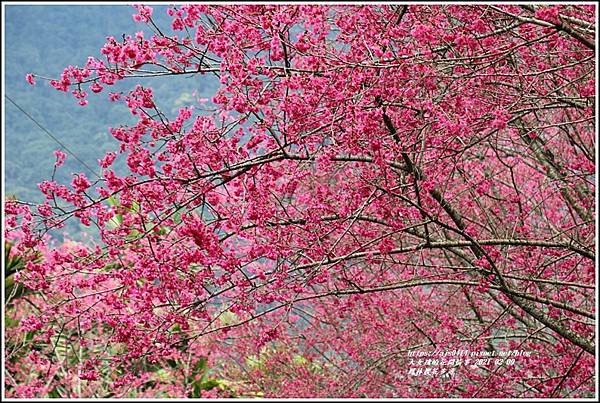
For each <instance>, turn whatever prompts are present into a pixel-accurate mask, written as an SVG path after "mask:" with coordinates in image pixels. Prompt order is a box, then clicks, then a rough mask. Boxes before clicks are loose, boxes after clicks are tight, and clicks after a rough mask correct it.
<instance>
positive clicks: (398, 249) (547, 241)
mask: <svg viewBox="0 0 600 403" xmlns="http://www.w3.org/2000/svg"><path fill="white" fill-rule="evenodd" d="M136 9H137V10H136V14H135V15H134V19H135V20H136V21H138V22H139V23H141V24H147V26H148V27H149V28H150V29H151V30H152V31H153V32H154V34H153V35H151V36H149V35H148V34H144V33H143V32H138V33H137V34H133V35H131V36H126V35H124V36H123V37H122V38H116V37H109V38H108V39H107V41H106V44H105V45H104V46H103V47H102V49H101V50H100V53H99V54H98V55H96V56H94V57H90V58H89V59H88V61H87V63H85V65H84V66H83V67H76V66H69V67H68V68H66V69H65V70H64V72H63V73H62V74H61V75H60V77H59V78H57V79H56V80H52V81H50V84H51V85H52V86H54V87H55V88H56V89H57V90H60V91H68V92H71V93H72V94H73V95H74V97H75V98H76V102H79V103H80V104H81V105H85V104H86V103H87V102H88V101H87V99H88V97H90V96H94V95H93V94H92V93H99V95H95V96H102V95H103V94H104V95H106V94H108V97H109V99H110V101H115V102H123V103H124V105H125V106H126V107H127V108H129V110H130V111H131V114H132V115H133V116H134V117H135V119H136V123H135V124H133V125H129V126H120V127H113V128H111V129H110V133H111V134H112V135H113V136H114V138H115V139H116V140H118V141H119V144H120V148H119V149H117V150H114V151H111V152H109V153H107V154H106V155H104V156H99V167H100V170H101V178H94V177H90V175H89V173H88V174H85V173H78V174H75V175H73V180H72V182H71V183H70V184H61V183H56V182H54V181H52V180H48V181H45V182H43V183H41V184H40V185H39V187H40V190H41V191H42V192H43V193H44V194H45V196H46V198H47V201H46V202H45V203H44V204H41V205H39V206H37V207H35V208H31V207H30V206H27V205H23V204H20V203H19V202H18V201H15V200H12V201H11V200H8V201H6V203H5V213H6V221H5V224H6V226H5V228H6V231H5V236H6V238H7V240H9V241H10V245H11V246H12V248H11V250H10V256H11V257H12V259H13V260H14V259H20V260H19V262H20V263H21V266H22V267H21V268H20V269H19V270H16V274H15V277H16V278H15V281H16V284H19V287H21V288H20V289H19V288H18V287H16V286H15V287H13V288H12V289H11V290H12V294H13V295H12V296H10V295H9V296H8V297H9V298H10V299H9V305H8V307H7V309H8V311H7V312H9V315H8V317H7V318H8V319H10V320H11V321H12V322H11V323H14V324H13V325H12V327H10V328H9V330H7V340H8V341H11V342H12V343H14V345H13V348H11V349H8V350H7V358H8V362H7V371H8V372H7V373H8V374H9V376H7V381H6V382H7V387H8V393H9V394H10V396H20V397H26V396H36V397H41V396H63V397H68V396H71V397H76V396H82V397H85V396H98V397H107V396H114V397H123V396H130V394H131V393H133V392H134V391H135V393H136V396H152V397H157V396H194V397H198V396H217V395H219V396H231V395H234V396H253V395H256V394H259V395H264V396H279V397H319V396H320V397H486V396H487V397H494V396H495V397H559V396H560V397H577V396H591V395H592V394H593V391H594V366H595V357H594V352H595V344H594V337H595V334H594V328H595V308H594V306H595V301H594V296H593V295H594V284H595V264H594V263H595V242H596V240H595V224H594V220H595V214H596V212H595V205H594V194H595V190H596V189H595V185H594V174H595V160H594V158H595V149H594V147H595V139H594V130H595V122H594V118H595V116H594V108H595V98H594V96H595V81H594V74H595V73H594V69H595V43H594V32H595V26H594V21H595V12H596V11H595V7H594V6H592V5H542V6H536V5H526V6H519V5H499V6H494V5H427V4H421V5H360V6H359V5H356V6H347V5H339V6H325V5H289V6H286V5H244V6H234V5H211V6H209V5H183V6H173V7H170V8H169V10H168V13H169V15H170V16H171V17H172V29H173V30H174V32H176V35H171V34H170V33H169V34H167V33H165V32H166V30H165V29H164V27H159V26H157V25H155V23H154V20H153V19H152V16H153V12H156V11H155V10H153V9H152V8H150V7H147V6H136ZM165 75H169V76H175V75H180V76H182V79H183V78H184V77H187V78H188V79H190V85H191V86H194V87H198V86H202V85H203V80H205V79H207V76H214V77H217V78H218V80H219V82H220V88H219V90H218V91H217V92H216V93H215V94H214V97H213V98H212V100H211V101H212V102H206V103H203V102H201V100H199V102H198V103H197V105H196V106H194V107H184V108H181V109H180V110H179V112H178V114H177V115H176V116H169V115H168V114H167V113H165V112H163V110H165V108H167V107H169V108H170V105H164V104H161V100H160V99H155V97H154V95H153V91H152V88H150V87H148V86H142V85H140V84H138V83H136V78H140V77H159V76H165ZM34 79H35V80H38V81H39V80H40V78H39V77H37V76H35V74H34V75H28V76H27V80H28V81H29V82H30V83H32V84H33V83H34V82H35V81H34ZM157 79H159V78H157ZM120 80H125V81H127V80H129V81H130V82H131V83H132V86H131V88H132V89H131V91H129V92H128V93H123V94H121V93H116V92H111V91H110V89H111V86H112V85H113V84H115V83H116V82H117V81H120ZM64 158H65V155H64V154H62V153H57V162H56V166H57V169H60V165H61V164H62V161H64ZM67 158H68V157H67ZM117 158H124V159H126V162H127V166H128V167H129V170H130V172H129V173H128V174H127V175H125V176H120V175H118V174H117V173H116V172H115V170H114V169H113V164H114V161H115V160H116V159H117ZM99 172H100V171H99ZM70 217H75V218H76V219H79V220H80V221H81V223H83V224H85V225H89V226H93V227H97V228H98V229H99V232H100V240H99V241H98V242H97V243H96V244H93V245H87V244H82V243H76V242H65V243H64V244H62V245H60V246H52V245H51V244H50V243H49V240H48V238H47V237H44V236H42V234H43V233H44V232H45V231H47V230H48V229H50V228H56V227H60V226H61V225H62V223H63V222H64V220H66V219H67V218H70ZM19 290H20V291H19ZM459 349H465V350H469V351H475V352H479V351H481V352H488V353H490V354H491V353H494V354H499V353H500V352H505V351H513V350H514V351H526V352H528V353H529V354H528V356H527V357H525V356H523V357H515V362H514V364H512V365H495V364H494V363H493V362H492V363H487V364H480V365H478V366H476V367H471V366H468V365H459V366H457V367H456V368H455V370H456V372H455V373H454V374H453V375H452V376H448V377H440V376H433V375H431V376H424V375H422V376H415V375H414V374H411V373H409V368H410V367H411V365H413V364H414V362H413V359H412V358H411V357H410V356H409V352H414V351H423V352H429V353H431V352H433V351H452V350H459ZM415 361H416V359H415ZM206 368H210V376H212V377H214V378H211V379H212V381H213V382H212V383H210V382H208V381H207V376H208V374H209V372H208V369H206ZM202 374H204V375H202ZM201 375H202V376H201ZM202 382H204V383H202ZM207 385H208V386H207Z"/></svg>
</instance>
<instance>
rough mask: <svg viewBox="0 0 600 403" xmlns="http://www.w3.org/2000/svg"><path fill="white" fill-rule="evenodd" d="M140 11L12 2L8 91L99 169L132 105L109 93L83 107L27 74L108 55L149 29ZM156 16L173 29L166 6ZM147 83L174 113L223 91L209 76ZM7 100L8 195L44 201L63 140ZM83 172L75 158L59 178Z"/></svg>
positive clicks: (51, 72)
mask: <svg viewBox="0 0 600 403" xmlns="http://www.w3.org/2000/svg"><path fill="white" fill-rule="evenodd" d="M133 13H134V9H133V8H132V7H129V6H119V5H106V6H83V5H81V6H71V5H44V6H39V5H27V6H25V5H24V6H21V5H9V6H6V16H5V21H6V25H5V35H6V39H5V45H6V48H5V58H6V59H5V60H6V70H5V73H4V74H5V78H6V88H5V92H6V95H8V96H9V97H11V98H12V99H14V100H15V101H16V102H17V103H18V104H19V105H20V106H21V107H22V108H23V109H24V110H26V111H27V112H28V113H29V114H31V115H32V116H33V117H34V118H35V119H36V120H37V121H38V122H39V123H40V124H41V125H42V126H44V127H45V128H47V129H48V130H49V131H50V132H51V133H52V134H54V135H55V136H56V137H57V138H59V139H60V141H61V142H63V143H64V144H65V145H67V147H68V148H69V149H71V150H72V151H73V152H74V153H75V154H76V155H77V156H78V157H79V158H80V159H81V160H83V161H84V162H85V163H86V164H87V165H89V166H91V167H92V168H94V169H98V165H97V160H98V159H99V158H101V157H102V156H103V154H104V152H106V151H109V150H112V149H114V148H115V144H116V141H114V139H113V138H112V136H111V135H110V134H109V132H108V128H109V127H116V126H119V125H122V124H127V123H131V122H132V116H131V115H130V113H129V111H128V110H127V108H126V107H125V106H124V105H123V104H121V103H111V102H108V101H107V98H106V97H107V95H106V93H102V94H101V95H99V96H90V97H89V101H90V103H89V105H87V106H86V107H81V106H79V105H77V104H76V102H75V100H74V99H73V97H72V96H71V95H70V94H65V93H61V92H58V91H56V90H55V89H53V88H51V87H50V86H49V85H48V84H47V82H46V81H43V80H39V79H38V80H37V84H36V85H35V86H34V87H32V86H30V85H29V84H28V83H27V82H26V81H25V75H26V74H27V73H34V74H38V75H40V76H46V77H52V78H55V77H57V76H59V75H60V73H61V72H62V70H63V68H64V67H66V66H68V65H79V66H81V65H83V64H85V62H86V60H87V57H88V56H90V55H94V56H98V57H99V56H101V54H100V48H101V47H102V45H103V44H104V42H105V40H106V37H107V36H114V37H121V36H122V35H123V34H131V35H133V34H134V33H135V32H137V31H140V30H146V29H145V28H146V27H145V26H144V25H141V24H139V23H136V22H134V21H133V19H132V17H131V16H132V14H133ZM154 15H155V17H156V20H157V21H158V23H159V25H160V26H161V28H163V27H164V28H165V30H166V31H168V30H169V24H170V23H169V17H168V16H167V15H166V13H165V7H155V14H154ZM146 31H147V30H146ZM135 84H136V83H134V82H133V81H126V82H123V83H119V85H117V86H115V87H114V88H113V89H111V90H113V91H126V90H127V89H129V88H132V87H133V86H134V85H135ZM148 84H149V85H151V86H152V87H153V88H154V91H155V94H156V98H157V100H158V102H159V106H160V107H161V108H162V109H163V111H164V112H166V113H167V114H172V113H173V112H174V111H175V110H176V108H178V107H180V106H182V105H185V104H188V103H189V102H190V101H191V100H192V97H191V94H192V93H193V92H194V91H198V92H199V93H200V94H201V95H202V96H203V97H208V98H210V97H211V96H212V94H213V93H214V91H215V90H216V86H215V83H214V82H213V81H210V79H209V78H207V77H202V79H200V77H188V78H182V77H175V78H171V77H164V78H160V79H154V80H151V81H149V82H148ZM5 102H6V108H5V109H6V115H5V122H4V132H3V133H4V137H5V146H6V148H5V172H4V179H5V191H6V194H15V195H16V196H17V197H18V198H19V199H20V200H25V201H30V202H39V201H41V200H43V196H42V195H41V193H40V192H39V190H38V188H37V184H38V183H39V182H41V181H42V180H44V179H49V178H50V177H51V175H52V170H53V166H54V150H56V149H59V148H60V145H58V144H57V143H56V142H54V141H53V140H52V139H50V138H49V137H48V136H47V135H46V134H45V133H44V132H43V131H42V130H41V129H40V128H39V127H37V126H36V125H35V124H34V123H33V122H32V121H31V120H29V119H28V118H27V117H26V116H25V115H24V114H23V113H22V112H20V111H19V110H18V109H17V108H16V107H15V106H14V105H12V104H11V103H10V102H8V101H5ZM122 165H123V164H122V161H121V163H120V165H119V160H117V166H122ZM82 171H86V168H85V167H83V166H82V165H81V164H80V163H79V162H78V161H77V160H76V159H75V158H73V157H72V156H69V157H67V160H66V162H65V165H64V166H63V167H62V168H61V169H60V170H59V172H58V173H57V176H56V179H57V180H58V181H59V182H70V181H71V178H72V176H71V175H72V173H74V172H82ZM98 171H99V169H98ZM86 173H87V174H89V172H86ZM88 176H89V175H88ZM80 230H85V229H83V228H80V227H79V224H78V223H71V224H70V225H69V226H68V228H67V229H66V231H68V232H69V233H72V234H73V236H75V237H77V232H80ZM61 232H62V231H61Z"/></svg>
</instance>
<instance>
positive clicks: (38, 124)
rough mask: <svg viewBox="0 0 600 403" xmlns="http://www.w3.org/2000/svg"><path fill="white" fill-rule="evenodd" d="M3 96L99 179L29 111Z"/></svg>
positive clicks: (98, 176) (94, 172) (93, 172)
mask: <svg viewBox="0 0 600 403" xmlns="http://www.w3.org/2000/svg"><path fill="white" fill-rule="evenodd" d="M4 97H5V98H6V99H8V100H9V101H10V103H12V104H13V105H14V106H16V107H17V109H18V110H20V111H21V112H23V114H24V115H25V116H27V117H28V118H29V119H30V120H31V121H32V122H33V123H35V124H36V125H37V126H38V127H39V128H40V129H42V130H43V131H44V132H45V133H46V135H47V136H48V137H50V138H51V139H52V140H54V141H55V142H56V143H58V144H59V145H60V146H61V147H62V148H64V149H65V151H67V152H68V153H69V154H71V155H72V156H73V158H75V159H76V160H77V161H79V163H80V164H81V165H83V166H84V167H86V168H87V169H88V171H90V172H91V173H92V174H94V176H95V177H97V178H98V179H100V175H98V174H97V173H96V171H94V170H93V169H92V168H91V167H90V166H89V165H88V164H86V163H85V162H84V161H82V160H81V159H80V158H79V157H78V156H77V154H75V153H74V152H73V151H71V150H70V149H69V147H67V146H66V145H65V144H64V143H62V142H61V141H60V140H59V139H57V138H56V137H55V136H54V135H53V134H52V133H50V131H49V130H48V129H46V128H45V127H44V126H42V125H41V123H39V122H38V121H37V120H35V119H34V117H33V116H31V115H30V114H29V113H27V111H25V109H23V108H22V107H21V106H19V104H17V103H16V102H15V101H14V100H13V99H12V98H11V97H9V96H8V95H6V94H4Z"/></svg>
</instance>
